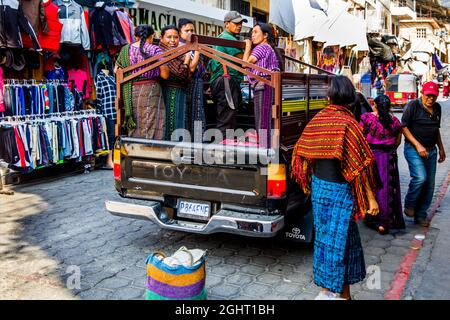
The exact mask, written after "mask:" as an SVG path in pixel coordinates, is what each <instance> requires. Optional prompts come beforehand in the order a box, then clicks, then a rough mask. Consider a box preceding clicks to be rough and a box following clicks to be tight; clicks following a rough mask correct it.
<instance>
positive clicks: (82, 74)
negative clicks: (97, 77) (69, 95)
mask: <svg viewBox="0 0 450 320" xmlns="http://www.w3.org/2000/svg"><path fill="white" fill-rule="evenodd" d="M67 80H68V81H69V84H70V85H71V87H70V89H71V90H73V89H76V90H77V91H79V92H82V93H83V96H84V97H88V96H89V93H88V88H87V86H88V75H87V72H86V71H84V70H81V69H76V70H75V69H70V70H69V71H68V72H67Z"/></svg>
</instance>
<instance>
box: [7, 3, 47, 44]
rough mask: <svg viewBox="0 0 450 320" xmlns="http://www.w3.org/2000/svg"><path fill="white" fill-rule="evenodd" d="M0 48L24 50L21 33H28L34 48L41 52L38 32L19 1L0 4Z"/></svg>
mask: <svg viewBox="0 0 450 320" xmlns="http://www.w3.org/2000/svg"><path fill="white" fill-rule="evenodd" d="M0 12H1V19H0V48H11V49H16V48H23V42H22V36H21V34H20V31H21V30H23V31H24V32H26V33H27V34H28V35H29V36H30V37H31V40H32V42H33V47H34V49H36V50H37V51H41V50H42V49H41V46H40V44H39V41H38V38H37V35H36V32H35V31H34V30H33V27H32V26H31V23H30V22H29V21H28V19H27V18H26V17H25V15H24V13H23V8H22V5H21V4H20V3H19V1H18V0H2V1H1V2H0Z"/></svg>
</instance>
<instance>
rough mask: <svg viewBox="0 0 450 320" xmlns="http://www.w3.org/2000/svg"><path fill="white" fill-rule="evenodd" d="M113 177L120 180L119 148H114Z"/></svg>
mask: <svg viewBox="0 0 450 320" xmlns="http://www.w3.org/2000/svg"><path fill="white" fill-rule="evenodd" d="M113 162H114V179H115V180H120V150H119V149H114V159H113Z"/></svg>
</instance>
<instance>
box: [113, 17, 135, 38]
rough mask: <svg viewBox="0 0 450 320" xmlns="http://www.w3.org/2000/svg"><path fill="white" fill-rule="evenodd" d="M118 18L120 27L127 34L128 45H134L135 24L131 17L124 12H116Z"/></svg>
mask: <svg viewBox="0 0 450 320" xmlns="http://www.w3.org/2000/svg"><path fill="white" fill-rule="evenodd" d="M116 14H117V17H118V18H119V21H120V25H121V26H122V29H123V32H124V34H125V39H126V40H127V42H128V43H133V42H135V41H136V39H135V38H134V24H133V21H132V20H131V18H130V15H129V14H128V13H126V12H124V11H120V10H116Z"/></svg>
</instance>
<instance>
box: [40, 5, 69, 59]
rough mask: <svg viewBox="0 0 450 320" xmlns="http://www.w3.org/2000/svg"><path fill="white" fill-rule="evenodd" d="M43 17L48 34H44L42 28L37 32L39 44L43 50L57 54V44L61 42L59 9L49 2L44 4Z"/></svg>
mask: <svg viewBox="0 0 450 320" xmlns="http://www.w3.org/2000/svg"><path fill="white" fill-rule="evenodd" d="M43 5H44V9H45V17H46V19H47V24H48V28H49V30H50V31H49V32H48V33H44V32H43V31H42V28H41V29H40V30H39V36H38V38H39V42H40V43H41V47H42V49H44V50H48V51H53V52H58V50H59V42H60V40H61V30H62V27H63V25H62V23H61V22H59V18H58V11H59V7H58V6H57V5H56V4H54V3H53V2H52V1H51V0H50V1H48V2H44V3H43Z"/></svg>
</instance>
